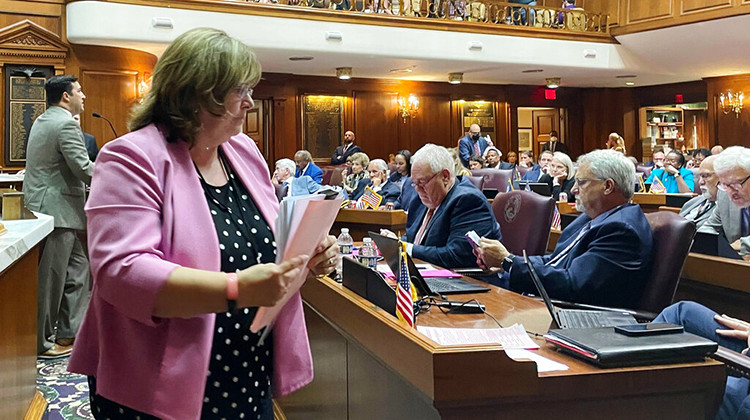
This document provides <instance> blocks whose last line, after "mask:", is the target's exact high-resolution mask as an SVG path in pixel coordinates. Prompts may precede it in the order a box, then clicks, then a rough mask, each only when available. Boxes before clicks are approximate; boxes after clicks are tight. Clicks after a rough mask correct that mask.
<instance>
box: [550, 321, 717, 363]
mask: <svg viewBox="0 0 750 420" xmlns="http://www.w3.org/2000/svg"><path fill="white" fill-rule="evenodd" d="M545 339H546V340H547V341H548V342H550V343H552V344H553V345H555V346H556V347H557V348H558V349H560V350H561V351H562V352H564V353H568V354H571V355H573V356H575V357H578V358H580V359H583V360H585V361H587V362H590V363H592V364H595V365H597V366H599V367H605V368H613V367H623V366H640V365H653V364H666V363H687V362H696V361H702V360H703V359H704V358H705V357H706V356H708V355H710V354H713V353H714V352H716V349H717V348H718V345H717V344H716V343H715V342H713V341H711V340H708V339H705V338H703V337H699V336H697V335H695V334H690V333H686V332H683V333H679V334H660V335H650V336H642V337H632V336H627V335H624V334H620V333H618V332H615V330H614V328H612V327H603V328H573V329H565V330H560V329H557V330H550V331H549V333H547V335H545Z"/></svg>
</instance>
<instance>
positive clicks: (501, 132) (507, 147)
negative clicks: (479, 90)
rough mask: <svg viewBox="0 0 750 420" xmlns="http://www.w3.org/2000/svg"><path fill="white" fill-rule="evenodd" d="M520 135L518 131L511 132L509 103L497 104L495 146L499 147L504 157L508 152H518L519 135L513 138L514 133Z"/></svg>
mask: <svg viewBox="0 0 750 420" xmlns="http://www.w3.org/2000/svg"><path fill="white" fill-rule="evenodd" d="M514 132H515V133H518V130H516V131H511V118H510V104H508V103H507V102H495V137H494V141H495V146H497V147H498V148H499V149H500V150H501V151H502V152H503V155H505V156H507V152H509V151H511V150H514V151H516V152H517V151H518V134H516V135H515V136H513V134H512V133H514Z"/></svg>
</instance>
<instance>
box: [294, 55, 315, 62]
mask: <svg viewBox="0 0 750 420" xmlns="http://www.w3.org/2000/svg"><path fill="white" fill-rule="evenodd" d="M314 58H315V57H311V56H309V55H303V56H296V57H289V61H310V60H313V59H314Z"/></svg>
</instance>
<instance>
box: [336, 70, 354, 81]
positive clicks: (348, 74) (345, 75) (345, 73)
mask: <svg viewBox="0 0 750 420" xmlns="http://www.w3.org/2000/svg"><path fill="white" fill-rule="evenodd" d="M336 77H338V78H339V79H341V80H349V79H351V78H352V68H351V67H337V68H336Z"/></svg>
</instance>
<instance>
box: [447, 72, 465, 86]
mask: <svg viewBox="0 0 750 420" xmlns="http://www.w3.org/2000/svg"><path fill="white" fill-rule="evenodd" d="M463 81H464V74H463V73H448V83H450V84H452V85H460V84H461V82H463Z"/></svg>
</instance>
